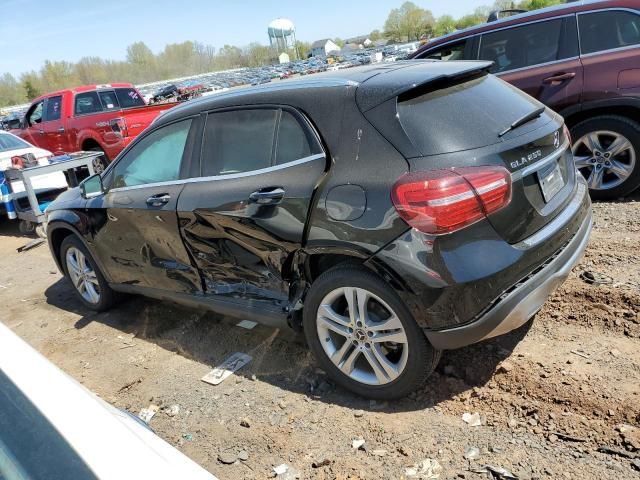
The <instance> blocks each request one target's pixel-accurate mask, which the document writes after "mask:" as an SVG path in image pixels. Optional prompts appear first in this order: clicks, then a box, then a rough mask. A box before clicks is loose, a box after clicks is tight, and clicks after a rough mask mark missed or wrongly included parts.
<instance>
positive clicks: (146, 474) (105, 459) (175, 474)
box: [0, 323, 217, 480]
mask: <svg viewBox="0 0 640 480" xmlns="http://www.w3.org/2000/svg"><path fill="white" fill-rule="evenodd" d="M0 370H1V371H2V372H4V374H5V375H6V376H7V377H9V379H10V380H11V381H12V382H13V383H14V384H15V385H16V386H17V388H18V389H20V390H21V391H22V393H23V394H24V395H25V396H26V397H28V398H29V400H30V401H31V402H32V403H33V404H34V405H35V406H36V407H37V408H38V409H39V410H40V412H41V413H42V414H43V415H44V416H45V417H46V418H47V419H48V420H49V422H50V423H51V424H52V425H53V426H54V427H55V428H56V429H57V430H58V432H59V433H60V434H61V435H62V436H63V437H64V438H65V440H66V441H67V442H68V443H69V445H70V446H71V447H72V448H73V449H74V450H75V451H76V452H77V453H78V455H79V456H80V457H81V458H82V459H83V461H84V462H85V463H86V465H87V466H88V467H89V468H90V469H91V470H92V471H93V472H94V473H95V475H96V476H97V477H98V478H100V479H105V480H123V479H144V478H153V479H154V480H165V479H166V480H176V479H190V480H192V479H193V480H217V479H216V477H215V476H213V475H212V474H210V473H209V472H207V471H206V470H204V469H203V468H201V467H200V466H198V465H197V464H196V463H195V462H193V461H192V460H190V459H189V458H187V457H186V456H185V455H184V454H183V453H181V452H180V451H178V450H177V449H175V448H174V447H172V446H171V445H169V444H168V443H166V442H165V441H164V440H162V439H161V438H160V437H158V436H157V435H155V434H154V433H153V432H152V431H150V430H149V429H147V428H145V427H144V426H143V425H140V424H139V423H138V422H137V421H136V420H135V419H133V418H131V417H130V416H129V415H127V414H126V413H124V412H122V411H120V410H118V409H116V408H114V407H113V406H111V405H109V404H108V403H106V402H105V401H104V400H102V399H100V398H98V397H97V396H96V395H94V394H93V393H91V392H90V391H89V390H87V389H86V388H85V387H83V386H82V385H80V384H79V383H78V382H76V381H75V380H73V379H72V378H71V377H69V376H68V375H66V374H65V373H63V372H62V371H61V370H59V369H58V368H57V367H56V366H55V365H53V364H52V363H51V362H49V361H48V360H47V359H46V358H45V357H43V356H42V355H41V354H40V353H38V352H37V351H35V350H34V349H32V348H31V347H30V346H29V345H28V344H27V343H25V342H24V341H23V340H22V339H20V338H19V337H17V336H16V335H15V334H14V333H13V332H12V331H11V330H9V328H7V327H6V326H5V325H3V324H2V323H0ZM0 427H1V426H0Z"/></svg>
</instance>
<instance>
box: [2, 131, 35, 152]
mask: <svg viewBox="0 0 640 480" xmlns="http://www.w3.org/2000/svg"><path fill="white" fill-rule="evenodd" d="M21 148H32V147H31V145H29V144H28V143H27V142H25V141H24V140H21V139H19V138H18V137H14V136H13V135H9V134H6V133H2V134H0V152H8V151H10V150H19V149H21Z"/></svg>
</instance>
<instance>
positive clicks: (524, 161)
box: [511, 131, 560, 168]
mask: <svg viewBox="0 0 640 480" xmlns="http://www.w3.org/2000/svg"><path fill="white" fill-rule="evenodd" d="M553 147H554V148H555V149H556V150H557V149H558V147H560V132H559V131H558V132H556V133H554V134H553ZM540 157H542V150H536V151H535V152H532V153H530V154H529V155H527V156H526V157H520V160H516V161H515V162H511V168H519V167H522V166H524V165H527V164H529V163H531V162H533V161H534V160H537V159H539V158H540Z"/></svg>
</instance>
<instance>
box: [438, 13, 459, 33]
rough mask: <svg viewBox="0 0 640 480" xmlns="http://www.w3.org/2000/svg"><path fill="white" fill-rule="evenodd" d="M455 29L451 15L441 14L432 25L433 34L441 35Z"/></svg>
mask: <svg viewBox="0 0 640 480" xmlns="http://www.w3.org/2000/svg"><path fill="white" fill-rule="evenodd" d="M455 29H456V21H455V20H454V19H453V17H452V16H451V15H443V16H441V17H440V18H438V20H437V21H436V24H435V25H434V27H433V35H434V36H436V37H441V36H442V35H446V34H447V33H451V32H453V31H454V30H455Z"/></svg>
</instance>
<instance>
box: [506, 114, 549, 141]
mask: <svg viewBox="0 0 640 480" xmlns="http://www.w3.org/2000/svg"><path fill="white" fill-rule="evenodd" d="M546 109H547V107H540V108H538V109H537V110H534V111H533V112H530V113H527V114H526V115H525V116H524V117H520V118H519V119H518V120H516V121H515V122H513V123H512V124H511V125H509V126H508V127H507V128H505V129H504V130H503V131H502V132H500V133H499V134H498V137H504V136H505V135H506V134H507V133H509V132H510V131H511V130H515V129H516V128H518V127H521V126H522V125H524V124H525V123H528V122H530V121H531V120H535V119H536V118H538V117H539V116H540V115H542V114H543V113H544V111H545V110H546Z"/></svg>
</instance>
